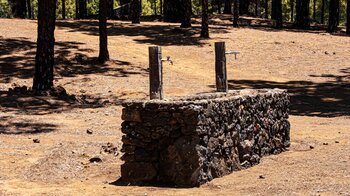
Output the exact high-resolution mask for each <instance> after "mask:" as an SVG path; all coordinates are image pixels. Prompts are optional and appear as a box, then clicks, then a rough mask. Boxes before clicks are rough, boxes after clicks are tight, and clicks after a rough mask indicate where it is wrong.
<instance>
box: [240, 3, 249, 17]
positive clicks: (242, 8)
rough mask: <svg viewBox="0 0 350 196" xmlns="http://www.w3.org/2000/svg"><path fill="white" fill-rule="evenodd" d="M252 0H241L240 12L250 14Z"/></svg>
mask: <svg viewBox="0 0 350 196" xmlns="http://www.w3.org/2000/svg"><path fill="white" fill-rule="evenodd" d="M249 5H250V0H239V14H240V15H244V14H246V15H248V14H249Z"/></svg>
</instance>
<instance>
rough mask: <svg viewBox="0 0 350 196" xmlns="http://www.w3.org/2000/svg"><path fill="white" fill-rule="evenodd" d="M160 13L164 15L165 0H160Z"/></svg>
mask: <svg viewBox="0 0 350 196" xmlns="http://www.w3.org/2000/svg"><path fill="white" fill-rule="evenodd" d="M159 3H160V15H161V16H162V15H163V0H160V2H159Z"/></svg>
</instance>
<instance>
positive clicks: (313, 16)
mask: <svg viewBox="0 0 350 196" xmlns="http://www.w3.org/2000/svg"><path fill="white" fill-rule="evenodd" d="M313 3H314V4H313V13H312V19H313V20H314V21H316V0H313Z"/></svg>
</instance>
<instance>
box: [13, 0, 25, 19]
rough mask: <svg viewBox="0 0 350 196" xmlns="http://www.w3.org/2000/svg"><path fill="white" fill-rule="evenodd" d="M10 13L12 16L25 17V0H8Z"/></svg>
mask: <svg viewBox="0 0 350 196" xmlns="http://www.w3.org/2000/svg"><path fill="white" fill-rule="evenodd" d="M9 4H10V6H11V14H12V16H13V17H14V18H25V17H26V15H27V13H26V12H27V5H26V4H27V2H26V0H9Z"/></svg>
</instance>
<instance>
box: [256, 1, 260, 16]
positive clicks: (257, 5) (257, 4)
mask: <svg viewBox="0 0 350 196" xmlns="http://www.w3.org/2000/svg"><path fill="white" fill-rule="evenodd" d="M255 15H256V17H261V9H260V0H256V2H255Z"/></svg>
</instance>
